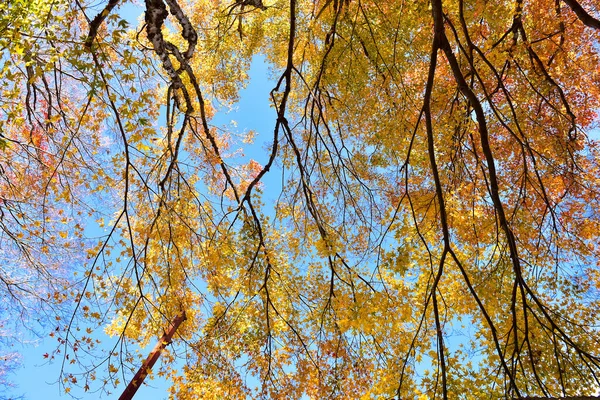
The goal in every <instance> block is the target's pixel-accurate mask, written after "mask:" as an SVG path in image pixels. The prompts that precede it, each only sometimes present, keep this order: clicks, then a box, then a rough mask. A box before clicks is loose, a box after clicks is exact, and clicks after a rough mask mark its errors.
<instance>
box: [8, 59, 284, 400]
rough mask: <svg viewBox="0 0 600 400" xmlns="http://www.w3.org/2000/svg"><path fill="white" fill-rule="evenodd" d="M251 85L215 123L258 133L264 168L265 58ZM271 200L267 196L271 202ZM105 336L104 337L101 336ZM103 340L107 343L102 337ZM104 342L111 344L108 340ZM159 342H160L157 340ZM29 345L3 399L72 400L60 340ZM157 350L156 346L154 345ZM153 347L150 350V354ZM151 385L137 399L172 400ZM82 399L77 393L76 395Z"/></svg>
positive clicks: (271, 182)
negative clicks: (52, 357) (61, 381)
mask: <svg viewBox="0 0 600 400" xmlns="http://www.w3.org/2000/svg"><path fill="white" fill-rule="evenodd" d="M249 76H250V82H249V84H248V86H247V87H246V88H245V89H243V90H242V91H241V92H240V101H239V102H238V104H237V105H236V106H235V108H234V109H233V110H231V111H229V112H224V111H222V112H220V113H218V114H217V115H216V116H215V118H214V119H213V121H212V123H213V124H214V125H217V126H227V128H228V129H235V130H236V131H237V132H240V133H241V132H244V131H246V130H253V131H255V132H256V133H257V135H256V137H255V141H254V144H253V145H251V146H248V148H247V151H245V154H244V161H246V162H247V161H249V160H250V159H254V160H256V161H257V162H259V163H260V164H261V165H264V164H265V163H266V162H267V160H268V151H269V145H270V144H271V141H272V137H273V128H274V125H275V121H276V113H275V110H274V109H273V108H271V107H270V102H269V93H270V91H271V89H272V88H273V87H274V86H275V83H274V82H273V81H271V80H269V78H268V69H267V65H266V64H265V60H264V57H255V58H254V59H253V62H252V65H251V68H250V71H249ZM232 121H235V123H236V125H237V127H235V128H232V127H233V124H232ZM276 173H277V172H274V171H273V170H272V171H271V172H270V174H271V176H270V177H269V176H265V178H266V179H264V183H263V185H264V189H269V188H271V189H272V193H273V192H274V193H279V190H280V185H281V183H280V178H279V179H278V177H273V174H276ZM269 197H270V196H267V198H269ZM99 335H100V336H104V334H103V333H99ZM99 339H101V340H102V339H103V338H102V337H99ZM104 339H106V340H109V339H108V338H107V337H104ZM157 340H158V338H157ZM28 342H30V343H29V344H27V345H16V346H15V348H14V350H16V351H19V352H20V353H21V355H22V358H21V361H22V366H21V368H19V369H18V370H17V371H16V373H15V374H13V375H12V376H9V377H8V379H9V380H10V381H11V382H14V384H15V385H16V387H15V388H13V389H9V390H8V392H6V393H2V392H1V391H0V399H2V398H3V397H2V396H7V398H8V399H10V398H11V396H12V397H14V398H16V397H18V396H23V398H24V399H29V400H37V399H44V400H55V399H70V398H71V397H70V396H69V395H67V394H64V393H61V391H60V389H59V386H58V384H56V382H57V379H58V378H59V373H60V367H61V361H62V360H61V359H60V358H57V360H56V361H55V362H53V363H47V362H46V360H45V359H44V356H43V355H44V354H45V353H51V352H52V351H53V350H55V349H56V339H54V338H50V337H46V338H31V339H30V340H28ZM152 346H154V344H152ZM151 348H152V347H150V346H149V348H146V349H145V351H147V352H149V351H150V350H151ZM159 362H160V361H159ZM148 383H149V385H144V386H143V387H141V388H140V389H139V390H138V392H137V393H136V395H135V398H137V399H152V400H161V399H167V398H168V392H167V387H168V382H165V381H164V380H162V379H158V378H156V379H154V380H153V381H149V382H148ZM125 385H126V383H121V386H120V387H119V388H117V389H116V390H115V393H113V394H112V395H111V396H104V398H116V397H117V396H119V395H120V394H121V392H122V391H123V389H125ZM74 394H75V395H78V394H77V393H74ZM99 396H100V394H99V393H88V394H87V395H85V396H84V397H82V398H84V399H95V398H99Z"/></svg>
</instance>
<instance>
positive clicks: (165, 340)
mask: <svg viewBox="0 0 600 400" xmlns="http://www.w3.org/2000/svg"><path fill="white" fill-rule="evenodd" d="M185 320H186V316H185V311H182V313H181V314H179V315H178V316H177V317H175V319H174V320H173V323H172V324H171V326H170V327H169V329H168V330H167V331H166V332H165V334H164V335H162V337H161V338H160V340H159V341H158V343H157V344H156V346H154V349H152V351H151V352H150V354H149V355H148V357H147V358H146V360H145V361H144V362H143V363H142V366H141V367H140V369H139V370H138V372H137V373H136V374H135V376H134V377H133V379H132V380H131V382H129V385H127V387H126V388H125V390H124V391H123V394H121V397H119V400H131V399H132V398H133V396H134V395H135V392H137V390H138V388H139V387H140V385H141V384H142V383H143V382H144V379H145V378H146V375H148V372H149V371H150V370H151V369H152V367H153V366H154V364H155V363H156V361H157V360H158V358H159V357H160V353H161V352H162V351H163V349H164V348H165V347H166V346H167V345H168V344H169V343H171V340H172V339H173V335H174V334H175V331H177V328H179V325H181V323H182V322H183V321H185Z"/></svg>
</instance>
